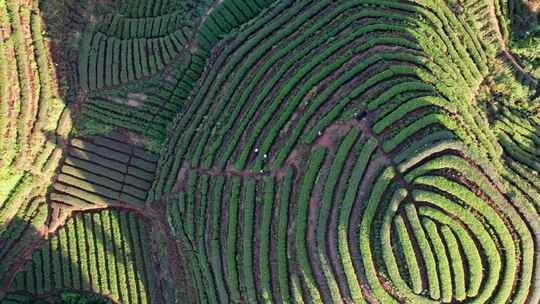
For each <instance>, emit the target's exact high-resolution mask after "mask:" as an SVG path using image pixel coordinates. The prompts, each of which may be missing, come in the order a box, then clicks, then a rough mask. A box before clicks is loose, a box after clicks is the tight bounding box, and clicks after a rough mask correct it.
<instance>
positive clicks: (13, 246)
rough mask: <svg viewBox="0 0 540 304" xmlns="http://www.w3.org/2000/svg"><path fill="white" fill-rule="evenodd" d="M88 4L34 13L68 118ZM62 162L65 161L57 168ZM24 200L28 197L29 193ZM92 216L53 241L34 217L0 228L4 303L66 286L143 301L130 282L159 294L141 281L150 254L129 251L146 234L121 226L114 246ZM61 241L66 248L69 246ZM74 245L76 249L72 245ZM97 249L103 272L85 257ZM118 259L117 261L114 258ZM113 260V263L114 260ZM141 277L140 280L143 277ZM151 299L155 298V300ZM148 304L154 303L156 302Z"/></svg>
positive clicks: (50, 4)
mask: <svg viewBox="0 0 540 304" xmlns="http://www.w3.org/2000/svg"><path fill="white" fill-rule="evenodd" d="M88 2H92V1H76V0H50V1H40V2H39V3H40V7H39V10H36V9H34V10H33V11H32V12H31V13H32V14H33V17H36V16H40V15H41V16H43V19H42V20H43V32H42V34H43V35H44V37H45V40H46V42H47V43H48V48H49V50H50V60H52V62H50V63H51V70H53V71H54V74H52V77H53V79H52V82H53V83H55V84H56V85H57V86H58V91H57V92H56V91H54V92H53V93H52V94H53V96H52V98H57V99H60V100H62V101H63V103H64V104H65V105H66V106H67V107H68V108H69V109H70V111H68V112H66V113H69V114H67V115H69V116H71V117H68V118H69V119H68V120H69V121H74V118H75V116H76V115H77V111H78V108H79V106H80V100H81V98H82V97H83V96H81V92H80V90H79V85H78V76H77V70H78V68H77V65H78V58H77V53H78V43H79V38H80V36H81V33H82V32H83V31H84V30H85V29H86V28H87V26H88V25H89V24H90V22H91V20H90V19H91V17H90V16H89V15H87V12H88V9H87V8H86V7H84V4H83V3H88ZM95 2H98V3H99V2H101V1H95ZM21 5H32V4H21ZM23 26H25V27H30V26H31V25H30V24H28V23H26V24H23ZM69 133H70V132H69V130H68V131H67V132H66V134H65V135H62V134H58V129H57V130H56V132H43V135H44V136H45V137H46V139H47V143H46V145H48V146H49V147H52V148H53V149H54V148H65V147H66V145H67V138H66V137H65V136H66V135H68V134H69ZM64 153H65V151H64ZM62 162H63V161H62V160H60V163H59V166H58V168H60V166H61V164H62ZM58 168H51V170H52V171H54V170H56V171H57V170H58ZM32 187H33V186H32V185H30V186H27V187H26V188H28V189H31V188H32ZM26 188H24V189H23V190H26ZM14 196H15V195H14ZM21 199H22V200H27V198H26V197H23V198H21ZM31 204H33V202H30V203H29V204H21V206H23V207H24V209H26V208H29V206H31ZM0 207H5V206H0ZM22 209H23V208H22V207H21V210H20V211H19V212H22V215H25V214H24V212H23V210H22ZM50 211H51V208H48V212H49V214H48V217H50V216H51V214H50ZM88 214H90V216H91V220H89V221H87V220H86V217H87V216H80V217H81V218H84V219H85V220H84V221H83V223H82V225H80V226H79V227H80V228H81V229H77V230H76V231H71V230H74V229H70V228H66V227H61V228H60V229H59V230H58V231H57V233H55V234H49V237H48V239H47V238H46V237H45V234H46V232H45V231H46V230H47V227H45V226H43V221H41V223H40V224H39V225H38V226H32V225H29V222H30V219H28V218H26V217H18V216H16V217H14V218H12V219H11V218H7V219H6V224H5V225H4V227H0V271H1V272H2V273H1V274H0V284H1V285H0V303H5V302H8V301H9V298H10V297H20V298H21V299H22V300H21V303H25V302H24V301H25V299H27V300H28V303H38V302H36V300H38V299H47V300H50V299H52V298H51V297H55V296H57V295H58V294H59V293H61V292H63V291H65V290H71V291H76V292H79V291H82V292H83V293H86V292H94V293H98V294H102V295H106V296H110V295H111V294H113V293H114V292H116V293H117V294H122V296H121V297H120V299H117V301H118V302H130V301H127V300H123V299H122V297H124V296H125V295H126V293H125V292H126V291H125V290H127V292H128V295H129V297H139V302H141V300H140V297H142V296H144V295H143V294H141V293H140V292H139V290H137V291H130V287H125V286H126V284H132V283H130V282H135V285H136V286H138V289H141V290H150V291H149V292H154V288H155V287H154V283H155V281H153V279H152V278H151V277H149V278H148V279H142V278H144V277H145V276H146V270H145V269H146V268H149V269H150V268H152V265H151V262H150V257H149V256H145V255H144V254H141V255H140V256H139V257H138V258H137V257H136V258H135V259H131V260H130V259H129V256H130V253H127V252H126V251H125V249H126V245H125V244H126V242H127V243H130V244H134V242H136V243H137V244H138V245H136V246H139V247H141V248H142V247H143V246H146V245H147V243H148V241H147V240H146V239H145V240H144V241H143V239H142V238H141V239H139V240H138V241H135V240H134V238H136V237H137V236H139V237H141V234H140V233H141V232H140V231H137V232H136V233H135V234H134V233H132V231H131V230H130V229H129V228H128V229H119V234H118V233H117V234H115V235H114V238H115V239H116V243H117V245H116V246H113V245H112V244H113V243H115V241H114V240H112V238H113V236H112V235H111V230H110V229H109V228H110V225H111V223H112V222H109V223H108V224H106V223H100V224H99V225H98V224H97V223H96V222H95V220H94V215H95V214H100V212H88ZM70 218H73V217H70ZM75 218H77V216H75ZM99 218H101V216H99ZM2 220H4V219H2ZM48 222H49V219H47V220H46V221H45V223H48ZM119 225H120V224H119ZM137 225H140V224H137ZM97 226H100V227H102V228H101V229H100V230H99V231H100V232H96V229H97V228H96V227H97ZM137 227H139V226H137ZM141 229H144V228H143V227H142V228H141ZM83 232H84V233H86V232H89V233H90V232H91V233H92V240H93V242H94V245H93V246H91V245H90V243H91V242H92V241H89V238H85V239H83V240H82V242H81V238H82V233H83ZM73 238H75V239H76V240H77V241H79V242H71V241H70V240H72V239H73ZM72 241H73V240H72ZM61 244H64V245H65V246H67V247H65V248H64V247H62V246H61ZM73 244H78V246H76V247H73ZM70 245H71V247H69V246H70ZM82 246H84V247H86V248H85V250H83V249H81V248H82ZM134 246H135V245H134ZM98 248H102V250H101V251H100V252H101V253H102V255H100V258H95V261H96V262H95V264H96V265H106V266H107V267H106V268H104V269H102V270H104V272H99V274H97V273H94V275H92V274H91V269H90V267H91V265H94V264H92V263H89V261H85V260H83V259H82V258H81V256H82V257H84V256H88V255H92V254H96V253H95V252H96V250H98ZM113 257H116V259H112V258H113ZM143 258H144V259H143ZM109 261H113V262H111V263H110V264H109ZM100 263H102V264H100ZM105 263H107V264H105ZM136 264H137V265H143V266H142V268H141V269H144V270H143V271H138V270H133V269H132V270H131V271H130V270H129V267H132V266H130V265H136ZM129 272H131V277H129V278H127V279H128V281H126V282H119V281H116V282H115V281H113V280H110V278H108V277H105V276H104V275H107V274H111V273H124V275H129ZM120 277H121V276H120ZM139 278H141V279H140V281H139ZM129 280H131V281H129ZM6 292H11V293H10V294H9V295H8V296H7V298H6V297H5V296H6V294H5V293H6ZM3 297H4V298H3ZM2 298H3V299H2ZM152 299H153V300H155V298H152ZM148 302H150V303H154V302H155V301H148ZM9 303H13V302H9Z"/></svg>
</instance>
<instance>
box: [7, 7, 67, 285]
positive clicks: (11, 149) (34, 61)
mask: <svg viewBox="0 0 540 304" xmlns="http://www.w3.org/2000/svg"><path fill="white" fill-rule="evenodd" d="M39 4H40V3H39V1H26V2H18V1H5V0H4V1H0V16H1V17H0V137H1V138H2V140H0V155H1V157H0V226H1V228H0V248H2V250H0V255H1V256H2V258H1V260H0V269H1V274H0V281H2V282H3V283H4V285H5V282H9V279H10V278H11V277H12V276H13V272H14V271H16V266H17V265H18V263H19V259H24V258H27V256H28V254H29V250H28V248H26V247H27V245H28V244H33V243H36V242H39V239H40V238H41V237H42V236H41V234H42V233H43V232H44V231H46V228H45V227H44V225H45V217H46V216H47V207H46V206H45V198H44V196H45V194H46V190H47V187H48V186H49V184H50V180H51V177H52V174H53V173H54V170H55V169H56V166H57V165H58V162H59V161H60V159H61V157H62V148H63V144H62V141H63V140H65V139H66V137H67V135H68V133H69V131H70V129H71V119H70V111H69V109H68V108H67V107H66V105H65V104H64V101H62V100H61V99H60V90H59V88H58V87H59V84H58V80H57V77H56V67H55V63H54V62H53V58H52V54H51V52H50V49H49V48H50V38H48V36H49V35H48V33H46V26H45V22H44V20H43V19H42V15H41V11H40V7H39Z"/></svg>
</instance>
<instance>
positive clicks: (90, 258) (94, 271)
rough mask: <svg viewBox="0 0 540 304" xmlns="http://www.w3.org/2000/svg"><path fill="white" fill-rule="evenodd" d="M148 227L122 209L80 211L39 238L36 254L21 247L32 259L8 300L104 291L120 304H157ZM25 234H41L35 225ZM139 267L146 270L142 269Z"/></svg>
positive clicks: (105, 294) (17, 280) (28, 235)
mask: <svg viewBox="0 0 540 304" xmlns="http://www.w3.org/2000/svg"><path fill="white" fill-rule="evenodd" d="M14 221H16V220H14ZM133 223H135V224H133ZM132 227H135V228H136V229H135V230H133V229H132ZM126 228H127V229H126ZM142 229H144V225H143V224H142V223H141V222H140V221H139V220H138V219H137V218H136V217H132V216H129V215H128V214H126V213H122V212H119V211H110V210H105V211H91V212H85V213H84V214H83V213H77V214H75V215H74V216H73V217H71V218H70V219H69V220H68V221H67V225H66V226H64V227H61V228H60V229H58V230H57V232H56V233H55V234H54V235H50V237H49V239H48V240H44V239H43V238H42V237H41V239H40V240H35V241H37V242H38V243H39V246H37V247H36V248H35V250H33V252H32V254H31V256H27V255H28V254H29V252H28V250H27V247H23V246H20V247H21V248H20V251H23V252H25V251H26V252H25V257H27V258H29V260H28V261H27V262H26V263H25V264H24V265H23V267H22V268H21V270H20V271H19V272H18V273H17V274H16V275H15V276H14V277H12V278H11V279H12V282H11V284H10V287H9V289H7V291H8V292H9V294H8V297H7V298H5V299H4V300H7V299H9V297H11V296H15V295H19V296H21V297H22V298H23V299H25V298H27V299H29V300H31V301H30V302H28V303H34V302H32V301H37V300H48V301H50V300H52V299H54V298H55V297H57V296H58V295H60V294H63V293H66V292H71V293H75V294H77V293H82V294H96V295H101V296H103V297H105V298H108V299H111V300H113V301H110V302H114V303H139V302H148V303H155V302H154V300H155V294H152V295H148V294H149V293H151V292H154V291H155V287H154V284H153V282H152V278H153V276H152V275H149V273H153V271H150V272H149V271H147V268H149V267H150V268H151V267H152V265H151V261H150V259H149V258H148V256H146V255H145V253H144V251H143V250H142V247H143V246H144V244H145V243H146V242H148V240H147V239H146V238H142V237H141V230H142ZM25 235H26V238H32V237H33V238H34V239H35V238H38V237H40V236H39V234H38V233H36V231H35V229H34V230H32V228H30V229H29V230H27V232H26V234H25ZM136 247H137V248H138V249H137V250H136ZM136 253H137V254H136ZM16 264H17V263H15V265H16ZM12 265H13V264H12ZM136 265H141V267H142V268H141V269H140V270H137V269H135V267H136ZM104 275H105V276H104ZM134 286H135V287H136V289H133V287H134ZM145 295H148V297H146V296H145ZM143 298H144V299H143ZM0 303H3V301H0ZM23 303H25V302H23ZM54 303H57V302H54ZM73 303H79V302H73ZM80 303H86V302H80ZM90 303H102V302H90Z"/></svg>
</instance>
